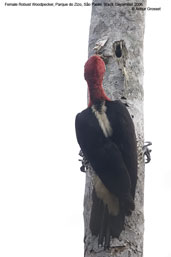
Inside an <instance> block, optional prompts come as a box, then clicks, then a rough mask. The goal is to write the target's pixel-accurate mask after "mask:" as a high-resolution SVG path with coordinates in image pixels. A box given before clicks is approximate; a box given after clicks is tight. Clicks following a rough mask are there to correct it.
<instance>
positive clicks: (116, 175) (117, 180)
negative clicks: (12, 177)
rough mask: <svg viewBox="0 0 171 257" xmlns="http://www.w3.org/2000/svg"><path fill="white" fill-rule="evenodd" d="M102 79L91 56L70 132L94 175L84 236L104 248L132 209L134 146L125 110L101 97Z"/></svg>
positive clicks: (97, 61)
mask: <svg viewBox="0 0 171 257" xmlns="http://www.w3.org/2000/svg"><path fill="white" fill-rule="evenodd" d="M104 73H105V64H104V62H103V60H102V59H101V58H100V57H99V56H98V55H93V56H91V57H90V58H89V59H88V61H87V62H86V64H85V67H84V77H85V80H86V81H87V84H88V90H89V104H88V107H87V108H86V109H85V110H83V111H82V112H81V113H79V114H77V116H76V120H75V127H76V137H77V141H78V144H79V145H80V148H81V150H82V152H83V155H84V156H85V158H86V159H87V160H88V162H89V163H90V165H91V166H92V168H93V170H94V176H93V192H92V209H91V217H90V230H91V233H92V235H95V236H97V237H98V243H99V245H102V246H104V247H105V248H109V247H110V239H111V238H114V237H116V238H119V236H120V233H121V232H122V230H123V229H124V221H125V216H128V215H131V213H132V211H133V210H134V208H135V205H134V196H135V189H136V182H137V145H136V135H135V129H134V124H133V121H132V118H131V116H130V114H129V112H128V110H127V108H126V106H125V105H124V104H123V103H122V102H121V101H120V100H115V101H111V100H110V99H109V98H108V97H107V95H106V94H105V91H104V89H103V86H102V83H103V77H104Z"/></svg>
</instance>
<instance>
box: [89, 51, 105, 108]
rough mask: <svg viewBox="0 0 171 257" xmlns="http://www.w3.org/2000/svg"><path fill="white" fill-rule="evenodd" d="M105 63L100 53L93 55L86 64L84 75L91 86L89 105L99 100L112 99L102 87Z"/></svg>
mask: <svg viewBox="0 0 171 257" xmlns="http://www.w3.org/2000/svg"><path fill="white" fill-rule="evenodd" d="M104 73H105V63H104V61H103V60H102V59H101V58H100V56H98V55H93V56H91V57H90V58H89V59H88V61H87V62H86V64H85V66H84V77H85V80H86V81H87V84H88V87H89V95H90V102H89V106H91V105H92V104H94V103H95V102H97V101H103V100H110V99H109V98H108V97H107V96H106V95H105V92H104V90H103V87H102V82H103V76H104Z"/></svg>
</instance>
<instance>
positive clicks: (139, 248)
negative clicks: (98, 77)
mask: <svg viewBox="0 0 171 257" xmlns="http://www.w3.org/2000/svg"><path fill="white" fill-rule="evenodd" d="M138 2H139V3H143V7H146V0H143V1H141V2H140V1H138ZM97 3H98V5H97ZM107 3H108V4H110V6H104V1H103V0H98V1H95V2H93V3H92V17H91V25H90V35H89V56H91V55H93V54H95V53H98V54H99V55H101V56H102V58H103V59H104V61H105V63H106V73H105V77H104V81H103V86H104V89H105V91H106V93H107V95H108V96H109V97H110V98H111V99H112V100H116V99H120V100H121V101H122V102H123V103H125V104H126V105H127V108H128V110H129V112H130V114H131V116H132V118H133V122H134V125H135V130H136V137H137V149H138V182H137V187H136V196H135V206H136V207H135V211H134V212H133V213H132V215H131V216H130V217H126V221H125V230H124V231H122V233H121V235H120V237H119V239H117V238H114V239H112V241H111V248H110V249H108V250H105V251H104V249H103V248H102V247H99V246H98V241H97V238H96V237H94V236H92V235H91V231H90V228H89V222H90V213H91V206H92V188H93V180H92V173H93V171H92V169H91V167H89V169H88V171H87V172H86V187H85V197H84V222H85V257H109V256H110V257H111V256H115V257H117V256H120V257H142V256H143V234H144V215H143V199H144V155H143V144H144V128H143V38H144V19H145V12H144V11H142V10H136V7H135V6H134V9H133V6H132V5H131V4H132V3H133V2H132V1H130V0H119V1H118V0H112V1H107ZM117 4H119V5H117Z"/></svg>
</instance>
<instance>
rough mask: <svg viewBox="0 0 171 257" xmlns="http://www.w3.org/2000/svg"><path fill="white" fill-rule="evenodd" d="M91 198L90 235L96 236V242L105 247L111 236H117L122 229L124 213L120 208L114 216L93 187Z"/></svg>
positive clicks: (108, 244)
mask: <svg viewBox="0 0 171 257" xmlns="http://www.w3.org/2000/svg"><path fill="white" fill-rule="evenodd" d="M92 200H93V205H92V210H91V217H90V230H91V232H92V235H95V236H97V237H98V244H99V245H101V246H104V248H105V249H106V248H109V247H110V239H111V237H112V238H114V237H117V238H118V237H119V235H120V233H121V232H122V230H123V229H124V220H125V214H124V212H123V210H122V209H120V210H119V212H118V214H117V215H116V216H114V215H113V214H111V213H110V212H109V209H108V206H107V205H106V204H105V203H104V201H103V200H102V199H100V198H99V197H98V196H97V194H96V191H95V189H93V193H92Z"/></svg>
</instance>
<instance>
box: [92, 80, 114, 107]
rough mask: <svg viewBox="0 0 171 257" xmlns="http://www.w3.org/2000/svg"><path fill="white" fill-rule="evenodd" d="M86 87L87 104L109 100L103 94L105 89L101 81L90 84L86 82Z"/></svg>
mask: <svg viewBox="0 0 171 257" xmlns="http://www.w3.org/2000/svg"><path fill="white" fill-rule="evenodd" d="M88 89H89V104H88V106H89V107H90V106H92V105H93V104H95V103H97V102H99V101H105V100H108V101H111V100H110V99H109V98H108V97H107V95H106V94H105V91H104V89H103V87H102V83H99V84H95V85H94V84H93V85H91V84H90V83H88Z"/></svg>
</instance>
